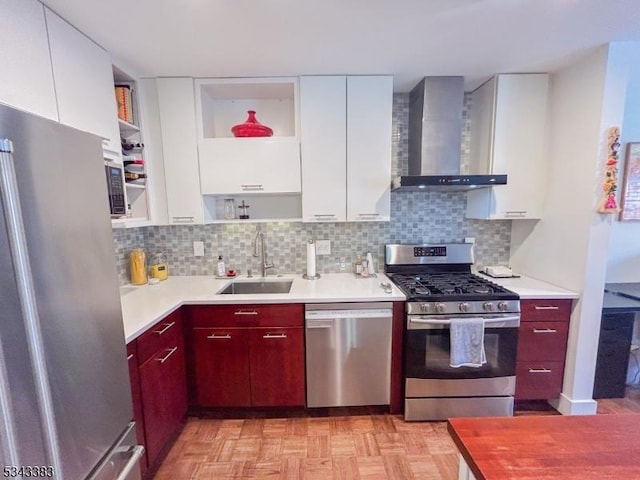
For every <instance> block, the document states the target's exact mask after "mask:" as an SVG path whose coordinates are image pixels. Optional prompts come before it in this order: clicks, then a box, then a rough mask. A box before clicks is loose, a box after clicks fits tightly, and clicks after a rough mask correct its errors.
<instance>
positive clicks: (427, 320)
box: [409, 315, 520, 325]
mask: <svg viewBox="0 0 640 480" xmlns="http://www.w3.org/2000/svg"><path fill="white" fill-rule="evenodd" d="M516 320H520V315H509V316H505V317H493V318H484V323H485V325H486V324H487V323H502V322H513V321H516ZM409 323H417V324H423V325H451V320H437V319H431V318H411V319H409Z"/></svg>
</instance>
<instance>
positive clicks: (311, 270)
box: [307, 240, 316, 278]
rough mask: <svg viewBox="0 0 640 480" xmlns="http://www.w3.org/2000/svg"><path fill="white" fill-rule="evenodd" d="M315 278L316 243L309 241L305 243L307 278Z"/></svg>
mask: <svg viewBox="0 0 640 480" xmlns="http://www.w3.org/2000/svg"><path fill="white" fill-rule="evenodd" d="M315 276H316V242H314V241H313V240H309V243H307V277H309V278H313V277H315Z"/></svg>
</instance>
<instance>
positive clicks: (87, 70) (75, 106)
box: [45, 8, 121, 158]
mask: <svg viewBox="0 0 640 480" xmlns="http://www.w3.org/2000/svg"><path fill="white" fill-rule="evenodd" d="M45 13H46V20H47V29H48V32H49V45H50V49H51V62H52V66H53V78H54V80H55V91H56V96H57V100H58V111H59V114H60V123H63V124H65V125H69V126H71V127H74V128H77V129H79V130H84V131H86V132H90V133H93V134H95V135H98V136H100V137H102V138H103V139H104V141H103V146H104V150H105V153H106V154H107V156H110V157H114V158H119V157H120V155H121V145H120V130H119V127H118V113H117V105H116V98H115V93H114V88H113V85H114V82H113V70H112V64H111V59H110V57H109V54H108V53H107V52H106V51H105V50H103V49H102V48H100V47H99V46H98V45H97V44H95V43H94V42H93V41H92V40H91V39H89V38H88V37H86V36H84V35H83V34H82V33H81V32H79V31H78V30H76V29H75V28H74V27H73V26H72V25H70V24H69V23H67V22H66V21H64V20H63V19H62V18H60V17H59V16H58V15H56V14H55V13H53V12H52V11H51V10H49V9H47V8H45Z"/></svg>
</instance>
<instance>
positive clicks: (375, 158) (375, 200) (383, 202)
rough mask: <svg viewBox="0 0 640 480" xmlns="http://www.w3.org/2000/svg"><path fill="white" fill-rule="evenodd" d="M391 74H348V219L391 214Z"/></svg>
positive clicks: (385, 217) (379, 218)
mask: <svg viewBox="0 0 640 480" xmlns="http://www.w3.org/2000/svg"><path fill="white" fill-rule="evenodd" d="M392 110H393V77H391V76H354V77H347V221H349V222H361V221H389V220H390V218H391V214H390V212H391V132H392V126H391V123H392V115H393V112H392Z"/></svg>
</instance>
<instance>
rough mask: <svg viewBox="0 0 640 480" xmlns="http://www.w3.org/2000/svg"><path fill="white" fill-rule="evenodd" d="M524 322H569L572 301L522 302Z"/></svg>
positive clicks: (541, 300) (542, 300) (522, 319)
mask: <svg viewBox="0 0 640 480" xmlns="http://www.w3.org/2000/svg"><path fill="white" fill-rule="evenodd" d="M520 309H521V313H522V318H521V321H523V322H563V321H564V322H568V321H569V316H570V315H571V300H566V299H565V300H557V299H554V300H544V299H540V300H521V301H520Z"/></svg>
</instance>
